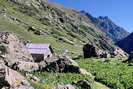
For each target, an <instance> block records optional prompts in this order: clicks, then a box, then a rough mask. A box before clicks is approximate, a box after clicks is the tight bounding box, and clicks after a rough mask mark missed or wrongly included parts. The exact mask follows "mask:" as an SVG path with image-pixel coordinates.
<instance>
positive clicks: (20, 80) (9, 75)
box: [0, 64, 33, 89]
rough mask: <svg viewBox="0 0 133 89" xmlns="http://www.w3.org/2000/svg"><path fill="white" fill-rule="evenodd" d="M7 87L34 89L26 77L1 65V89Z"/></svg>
mask: <svg viewBox="0 0 133 89" xmlns="http://www.w3.org/2000/svg"><path fill="white" fill-rule="evenodd" d="M6 87H7V88H8V89H33V88H32V87H31V86H30V84H29V82H28V81H27V79H26V78H25V77H24V76H22V75H21V74H20V73H18V72H17V71H14V70H12V69H10V68H8V67H6V66H5V65H4V64H0V89H1V88H6ZM21 87H23V88H21ZM24 87H25V88H24Z"/></svg>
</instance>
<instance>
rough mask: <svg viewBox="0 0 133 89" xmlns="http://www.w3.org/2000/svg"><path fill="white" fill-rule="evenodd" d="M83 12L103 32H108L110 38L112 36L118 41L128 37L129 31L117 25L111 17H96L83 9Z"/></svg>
mask: <svg viewBox="0 0 133 89" xmlns="http://www.w3.org/2000/svg"><path fill="white" fill-rule="evenodd" d="M82 13H84V14H86V15H87V16H88V18H89V19H91V21H92V22H93V23H94V24H96V25H97V26H98V27H99V28H101V30H102V31H103V32H105V33H106V34H107V36H108V37H109V38H111V39H112V40H113V41H114V42H118V41H119V40H121V39H123V38H125V37H127V36H128V35H129V32H127V31H126V30H125V29H124V28H122V27H119V26H118V25H116V24H115V23H114V22H113V21H112V20H111V19H110V18H109V17H107V16H105V17H102V16H99V17H98V18H95V17H93V16H91V15H90V14H88V13H86V12H85V11H82Z"/></svg>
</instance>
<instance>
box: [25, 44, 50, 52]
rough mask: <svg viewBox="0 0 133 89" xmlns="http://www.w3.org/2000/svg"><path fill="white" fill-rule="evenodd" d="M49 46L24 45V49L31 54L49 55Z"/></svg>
mask: <svg viewBox="0 0 133 89" xmlns="http://www.w3.org/2000/svg"><path fill="white" fill-rule="evenodd" d="M49 46H50V45H49V44H33V43H28V44H26V48H27V49H28V51H29V52H30V53H31V54H47V53H49Z"/></svg>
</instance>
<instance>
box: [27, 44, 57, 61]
mask: <svg viewBox="0 0 133 89" xmlns="http://www.w3.org/2000/svg"><path fill="white" fill-rule="evenodd" d="M26 48H27V49H28V51H29V52H30V54H31V55H32V57H33V59H34V61H35V62H41V61H43V60H45V59H46V58H48V57H52V55H53V53H54V51H53V49H52V47H51V45H50V44H33V43H27V44H26Z"/></svg>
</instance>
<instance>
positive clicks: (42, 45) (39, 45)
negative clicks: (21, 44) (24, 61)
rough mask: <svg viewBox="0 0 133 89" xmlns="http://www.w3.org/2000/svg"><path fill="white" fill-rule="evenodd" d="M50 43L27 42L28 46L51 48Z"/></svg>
mask: <svg viewBox="0 0 133 89" xmlns="http://www.w3.org/2000/svg"><path fill="white" fill-rule="evenodd" d="M49 46H50V44H33V43H28V44H26V47H27V48H41V49H43V48H49Z"/></svg>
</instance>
